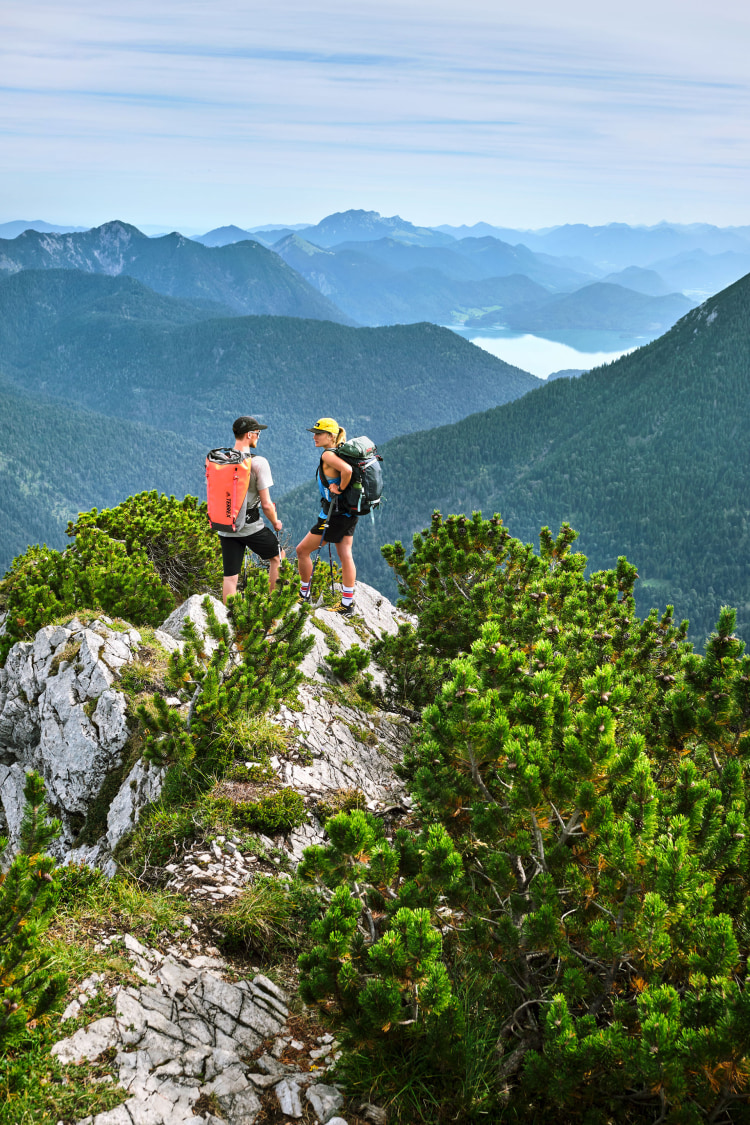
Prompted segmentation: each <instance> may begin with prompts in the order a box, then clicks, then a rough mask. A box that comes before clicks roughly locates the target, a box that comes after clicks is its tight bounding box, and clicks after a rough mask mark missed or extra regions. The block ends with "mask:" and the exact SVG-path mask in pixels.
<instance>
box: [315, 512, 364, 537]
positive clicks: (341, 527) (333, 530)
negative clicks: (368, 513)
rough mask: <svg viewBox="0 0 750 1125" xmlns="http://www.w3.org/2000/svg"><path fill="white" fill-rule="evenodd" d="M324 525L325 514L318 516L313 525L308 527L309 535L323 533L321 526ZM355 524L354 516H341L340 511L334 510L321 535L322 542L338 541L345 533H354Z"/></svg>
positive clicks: (355, 518)
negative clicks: (324, 531)
mask: <svg viewBox="0 0 750 1125" xmlns="http://www.w3.org/2000/svg"><path fill="white" fill-rule="evenodd" d="M325 526H326V518H325V516H318V520H317V523H316V524H315V527H311V528H310V534H311V535H323V528H324V527H325ZM356 526H357V517H356V516H343V515H342V514H341V513H340V512H334V514H333V515H332V516H331V518H330V519H329V521H328V527H326V533H325V535H323V540H322V542H323V543H340V542H341V540H342V539H343V538H344V536H345V535H354V529H355V527H356Z"/></svg>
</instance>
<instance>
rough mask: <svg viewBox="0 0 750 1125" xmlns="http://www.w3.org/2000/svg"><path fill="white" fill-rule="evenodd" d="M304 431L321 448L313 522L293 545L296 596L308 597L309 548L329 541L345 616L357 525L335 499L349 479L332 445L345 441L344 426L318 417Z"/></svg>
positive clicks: (351, 599)
mask: <svg viewBox="0 0 750 1125" xmlns="http://www.w3.org/2000/svg"><path fill="white" fill-rule="evenodd" d="M308 433H311V434H312V435H313V440H314V441H315V448H316V449H321V450H322V451H323V452H322V453H321V456H320V464H319V466H318V472H317V480H318V489H319V491H320V495H321V509H320V513H319V515H318V519H317V521H316V523H315V526H314V527H311V528H310V530H309V531H308V533H307V535H306V536H305V538H304V539H303V540H302V542H301V543H300V544H299V546H298V547H297V565H298V566H299V577H300V586H299V592H300V597H301V598H302V600H303V601H309V599H310V586H311V583H312V572H313V564H312V559H311V558H310V556H311V555H312V553H313V551H317V550H318V548H319V547H320V546H321V545H322V543H333V544H334V546H335V547H336V554H337V555H338V557H339V562H340V563H341V577H342V579H343V581H342V585H341V608H340V609H339V610H338V612H339V613H340V614H342V616H344V617H349V616H351V614H352V613H353V612H354V584H355V582H356V580H357V570H356V567H355V566H354V559H353V558H352V536H353V535H354V529H355V527H356V526H357V516H356V515H354V513H353V512H350V511H349V509H348V508H347V507H346V506H345V505H344V503H343V501H339V500H337V497H338V496H340V495H341V493H342V492H345V491H346V488H347V485H348V484H349V481H350V480H351V479H352V469H351V465H347V463H346V461H344V460H342V458H341V457H337V456H336V447H337V446H339V445H343V444H344V442H345V441H346V430H345V429H344V428H343V427H342V426H339V424H338V422H336V420H335V419H334V418H319V419H318V421H317V422H316V423H315V425H314V426H311V427H310V428H309V429H308Z"/></svg>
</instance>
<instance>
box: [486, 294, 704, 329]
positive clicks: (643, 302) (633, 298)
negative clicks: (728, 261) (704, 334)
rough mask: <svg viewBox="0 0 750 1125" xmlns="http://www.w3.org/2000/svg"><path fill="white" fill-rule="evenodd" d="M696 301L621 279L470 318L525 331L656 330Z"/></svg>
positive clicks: (678, 315)
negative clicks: (638, 289)
mask: <svg viewBox="0 0 750 1125" xmlns="http://www.w3.org/2000/svg"><path fill="white" fill-rule="evenodd" d="M694 306H695V302H694V301H691V300H690V299H689V298H688V297H685V296H684V295H683V294H682V293H672V294H670V295H669V296H668V297H647V296H645V295H644V294H643V293H634V292H633V290H632V289H624V288H623V287H622V286H621V285H606V284H603V283H602V282H594V284H593V285H587V286H585V287H584V288H583V289H578V290H576V292H575V293H563V294H558V295H556V296H552V297H547V298H545V300H544V301H542V302H540V301H538V300H536V301H533V302H530V303H529V304H524V305H522V304H518V305H513V306H512V307H510V308H508V309H507V310H503V312H502V314H500V315H498V314H492V313H486V314H484V315H483V316H481V317H478V318H476V319H473V320H470V321H468V322H467V323H468V324H470V325H471V326H472V327H482V326H486V327H492V326H497V327H503V328H515V329H517V330H518V331H521V332H544V331H546V332H551V331H556V330H559V329H568V328H594V329H599V330H604V331H616V332H628V333H630V334H632V335H650V336H653V335H655V334H657V333H661V332H666V331H667V329H668V328H671V327H672V325H673V324H674V323H675V321H677V320H679V318H680V317H681V316H684V315H685V313H686V312H687V311H688V310H689V309H691V308H693V307H694Z"/></svg>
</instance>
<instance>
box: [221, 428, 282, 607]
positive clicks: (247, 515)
mask: <svg viewBox="0 0 750 1125" xmlns="http://www.w3.org/2000/svg"><path fill="white" fill-rule="evenodd" d="M267 429H268V426H264V425H262V423H260V422H259V421H258V420H257V418H253V417H251V416H249V415H243V416H242V417H241V418H237V420H236V421H235V422H233V424H232V430H233V431H234V437H235V442H234V448H235V449H237V450H239V451H240V453H242V454H244V457H243V460H245V459H246V458H247V457H251V456H252V468H251V471H250V481H249V483H248V487H247V493H246V495H245V499H244V500H243V502H242V507H241V508H240V510H239V512H238V514H237V520H236V526H237V530H236V531H220V532H219V542H220V543H221V554H222V558H223V561H224V584H223V587H222V599H223V601H224V602H225V603H226V600H227V598H231V596H232V595H233V594H236V593H237V580H238V578H239V576H240V570H241V569H242V559H243V557H244V554H245V548H246V547H247V548H248V549H249V550H251V551H254V552H255V554H256V555H259V556H260V558H262V559H263V560H265V561H266V562H268V586H269V589H271V590H273V588H274V586H275V585H276V579H277V578H278V575H279V565H280V564H281V560H282V559H283V558H284V552H283V551H282V550H281V549H280V548H279V541H278V538H277V537H276V536H275V535H274V533H273V532H272V531H271V530H270V529H269V528H267V527H266V525H265V524H264V523H263V520H262V518H261V515H260V512H259V511H258V509H259V508H262V509H263V514H264V515H265V517H266V519H267V520H268V521H269V523H271V524H272V526H273V527H274V528H275V530H276V531H281V527H282V524H281V520H280V519H279V517H278V514H277V512H276V505H275V504H274V502H273V501H272V500H271V496H270V493H269V489H270V487H271V485H272V484H273V478H272V476H271V467H270V465H269V464H268V461H266V459H265V457H260V456H258V455H256V454H254V453H253V452H252V451H253V450H254V449H255V447H256V445H257V444H258V438H259V437H260V432H261V430H267Z"/></svg>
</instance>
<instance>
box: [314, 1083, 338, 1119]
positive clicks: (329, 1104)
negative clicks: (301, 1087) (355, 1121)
mask: <svg viewBox="0 0 750 1125" xmlns="http://www.w3.org/2000/svg"><path fill="white" fill-rule="evenodd" d="M305 1097H306V1098H307V1100H308V1101H309V1103H310V1105H311V1106H312V1107H313V1112H314V1114H315V1116H316V1117H317V1119H318V1121H320V1122H321V1123H324V1122H327V1121H330V1120H331V1118H332V1117H335V1116H336V1114H337V1113H338V1111H339V1110H340V1109H341V1107H342V1106H343V1104H344V1096H343V1094H342V1093H341V1091H340V1090H338V1089H337V1088H336V1087H335V1086H326V1085H324V1084H323V1083H318V1084H317V1085H316V1086H310V1088H309V1089H308V1090H307V1091H306V1093H305Z"/></svg>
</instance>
